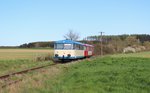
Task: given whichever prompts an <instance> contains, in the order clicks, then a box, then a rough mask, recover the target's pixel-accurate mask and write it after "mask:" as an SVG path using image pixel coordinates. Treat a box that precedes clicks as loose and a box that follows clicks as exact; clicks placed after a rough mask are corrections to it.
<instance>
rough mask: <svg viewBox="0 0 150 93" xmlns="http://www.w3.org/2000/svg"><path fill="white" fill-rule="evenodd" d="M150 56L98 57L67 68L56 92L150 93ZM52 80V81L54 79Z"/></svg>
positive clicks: (53, 88)
mask: <svg viewBox="0 0 150 93" xmlns="http://www.w3.org/2000/svg"><path fill="white" fill-rule="evenodd" d="M149 77H150V59H146V58H110V57H105V58H98V59H96V60H93V61H91V62H88V61H84V62H82V63H79V64H77V65H74V66H72V67H70V68H69V69H68V70H65V73H64V75H63V76H62V77H60V78H59V79H58V80H59V83H56V84H55V85H54V86H53V87H52V88H51V89H52V90H50V91H51V92H53V93H56V92H57V93H70V91H71V93H108V92H111V93H148V92H149V91H150V78H149ZM51 82H52V81H51Z"/></svg>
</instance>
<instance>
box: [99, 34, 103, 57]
mask: <svg viewBox="0 0 150 93" xmlns="http://www.w3.org/2000/svg"><path fill="white" fill-rule="evenodd" d="M99 33H100V36H101V37H100V42H101V56H103V33H104V32H99Z"/></svg>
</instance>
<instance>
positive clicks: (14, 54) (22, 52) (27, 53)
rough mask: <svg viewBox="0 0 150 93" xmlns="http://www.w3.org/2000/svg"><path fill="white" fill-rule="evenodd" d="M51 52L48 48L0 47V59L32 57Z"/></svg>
mask: <svg viewBox="0 0 150 93" xmlns="http://www.w3.org/2000/svg"><path fill="white" fill-rule="evenodd" d="M52 53H53V50H50V49H0V60H15V59H33V58H34V57H35V56H37V55H45V54H52Z"/></svg>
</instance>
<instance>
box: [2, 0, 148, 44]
mask: <svg viewBox="0 0 150 93" xmlns="http://www.w3.org/2000/svg"><path fill="white" fill-rule="evenodd" d="M70 29H71V30H73V31H74V32H77V33H79V34H80V39H83V38H84V37H86V36H91V35H98V34H99V32H101V31H102V32H105V33H104V34H105V35H120V34H150V0H0V46H17V45H20V44H23V43H29V42H36V41H56V40H62V39H64V37H63V36H64V35H65V34H66V33H67V32H68V31H69V30H70Z"/></svg>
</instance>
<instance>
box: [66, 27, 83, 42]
mask: <svg viewBox="0 0 150 93" xmlns="http://www.w3.org/2000/svg"><path fill="white" fill-rule="evenodd" d="M64 38H65V39H68V40H74V41H76V40H78V39H79V38H80V36H79V33H76V32H74V31H73V30H69V31H68V33H67V34H65V35H64Z"/></svg>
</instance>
